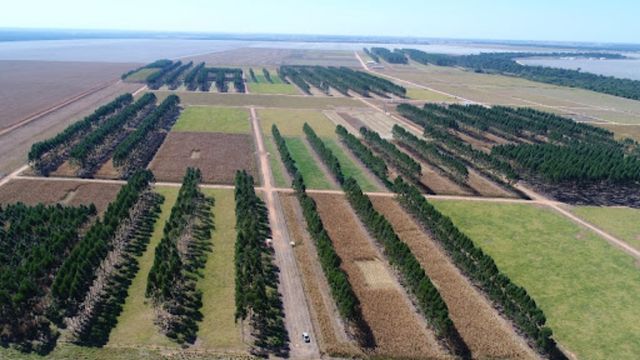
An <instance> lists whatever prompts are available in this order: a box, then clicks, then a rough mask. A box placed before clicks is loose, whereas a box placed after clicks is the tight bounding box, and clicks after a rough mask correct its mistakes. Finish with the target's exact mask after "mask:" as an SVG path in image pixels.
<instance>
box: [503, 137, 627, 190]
mask: <svg viewBox="0 0 640 360" xmlns="http://www.w3.org/2000/svg"><path fill="white" fill-rule="evenodd" d="M491 153H492V154H495V155H499V156H502V157H505V158H507V159H509V160H513V161H515V162H516V164H517V165H518V166H519V167H520V168H521V169H524V170H525V171H526V172H527V173H528V174H529V175H532V176H534V177H536V176H539V177H542V178H543V179H544V180H546V181H548V182H551V183H563V182H575V183H578V184H584V183H596V182H610V183H616V184H634V183H636V182H638V181H640V158H638V157H637V156H634V155H627V154H625V153H624V151H623V149H622V148H621V147H618V146H610V145H606V144H585V143H579V142H573V143H571V144H568V145H557V144H518V145H515V144H507V145H500V146H496V147H494V148H493V149H492V151H491Z"/></svg>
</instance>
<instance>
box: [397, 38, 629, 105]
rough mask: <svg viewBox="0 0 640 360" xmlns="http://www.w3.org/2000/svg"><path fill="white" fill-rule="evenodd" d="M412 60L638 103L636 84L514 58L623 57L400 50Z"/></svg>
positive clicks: (583, 54)
mask: <svg viewBox="0 0 640 360" xmlns="http://www.w3.org/2000/svg"><path fill="white" fill-rule="evenodd" d="M403 52H404V53H406V54H407V55H409V57H411V59H412V60H414V61H417V62H420V63H422V64H435V65H440V66H460V67H464V68H468V69H472V70H474V71H476V72H493V73H500V74H504V75H512V76H518V77H522V78H525V79H528V80H532V81H539V82H544V83H548V84H554V85H561V86H570V87H577V88H582V89H587V90H593V91H597V92H601V93H605V94H610V95H614V96H621V97H625V98H629V99H634V100H640V81H639V80H631V79H623V78H616V77H613V76H604V75H597V74H593V73H588V72H581V71H578V70H570V69H560V68H553V67H546V66H531V65H521V64H519V63H518V62H516V59H517V58H525V57H532V56H538V57H539V56H556V57H557V56H581V57H599V58H603V57H604V58H609V59H619V58H624V57H622V56H621V55H618V54H608V53H553V54H549V53H483V54H479V55H464V56H454V55H444V54H427V53H424V52H423V51H420V50H415V49H404V50H403Z"/></svg>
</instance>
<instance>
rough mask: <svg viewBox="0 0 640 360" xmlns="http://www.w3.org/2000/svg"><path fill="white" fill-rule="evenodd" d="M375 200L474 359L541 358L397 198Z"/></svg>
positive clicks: (372, 198) (375, 205)
mask: <svg viewBox="0 0 640 360" xmlns="http://www.w3.org/2000/svg"><path fill="white" fill-rule="evenodd" d="M371 201H372V202H373V204H374V207H375V208H376V209H377V210H378V211H380V212H381V213H382V214H384V216H385V217H386V218H387V219H388V220H389V221H390V222H391V224H392V226H393V228H394V229H395V230H396V232H397V233H398V236H400V239H402V241H404V242H405V243H406V244H407V245H409V247H410V248H411V251H412V252H413V254H415V256H416V258H417V259H418V261H419V262H420V264H421V265H422V266H423V267H424V269H425V270H426V271H427V274H428V275H429V277H430V278H431V280H432V281H433V282H434V283H435V284H436V286H437V287H438V290H439V291H440V294H442V297H443V298H444V300H445V302H446V303H447V307H448V308H449V314H450V316H451V319H452V320H453V322H454V324H455V325H456V328H457V329H458V331H459V332H460V335H462V337H463V339H464V341H465V343H466V344H467V345H468V346H469V349H470V350H471V353H472V356H473V358H508V359H536V358H538V357H537V356H536V355H535V353H534V352H533V351H532V350H531V349H530V348H529V347H528V346H527V345H526V343H525V341H524V340H523V339H522V338H520V337H519V336H518V335H517V334H516V332H515V330H514V329H513V328H512V327H511V325H510V324H509V323H508V322H507V321H506V320H504V319H503V318H502V317H501V316H500V315H499V313H498V312H497V311H496V310H495V309H493V308H492V307H491V305H490V303H489V301H488V300H487V299H486V298H485V297H484V296H483V295H482V294H481V293H480V292H478V291H477V290H476V289H475V288H474V286H473V285H472V284H471V283H470V282H469V281H468V280H467V279H466V278H465V277H464V276H463V275H462V274H461V273H460V272H459V270H458V269H457V268H456V267H455V265H453V263H451V261H450V260H449V258H448V257H447V255H446V254H445V253H444V251H443V250H442V249H441V248H440V247H439V246H438V245H437V244H436V243H435V242H434V241H433V240H432V239H431V238H430V237H429V236H428V235H427V234H426V233H424V232H423V231H422V230H421V229H420V227H419V226H418V224H416V223H415V221H413V219H411V217H410V216H409V215H408V214H407V213H406V212H405V211H404V210H403V209H402V207H401V206H400V205H399V204H398V203H397V202H396V201H395V200H394V199H392V198H388V197H371Z"/></svg>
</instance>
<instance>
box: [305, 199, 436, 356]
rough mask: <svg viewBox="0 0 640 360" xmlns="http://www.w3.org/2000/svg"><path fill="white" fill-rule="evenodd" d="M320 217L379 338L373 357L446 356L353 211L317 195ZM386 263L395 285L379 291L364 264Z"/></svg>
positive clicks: (377, 276)
mask: <svg viewBox="0 0 640 360" xmlns="http://www.w3.org/2000/svg"><path fill="white" fill-rule="evenodd" d="M313 198H314V199H315V200H316V201H317V203H318V210H319V212H320V216H321V217H322V220H323V222H324V224H325V226H326V227H327V232H328V233H329V236H330V237H331V239H332V240H333V242H334V246H335V248H336V252H337V253H338V255H339V256H340V257H341V258H342V260H343V263H342V268H343V269H344V270H345V271H346V272H347V274H348V275H349V279H350V281H351V283H352V285H353V290H354V291H355V293H356V296H358V299H360V302H361V306H362V312H363V316H364V319H365V321H366V322H367V323H368V324H369V326H370V327H371V329H372V332H373V335H374V337H375V340H376V345H377V346H376V348H375V350H374V354H375V355H377V356H380V357H383V358H391V357H395V358H443V357H446V354H445V353H444V352H443V350H442V349H441V347H440V346H439V345H438V343H437V341H436V339H435V336H434V334H433V333H432V332H431V331H430V330H428V329H427V327H426V324H425V322H424V320H423V318H422V317H421V315H419V314H418V313H417V312H416V311H415V308H414V307H413V306H412V305H411V303H410V301H409V299H408V298H407V295H406V293H405V292H404V290H402V289H401V287H400V285H399V284H398V282H397V280H396V279H395V277H394V275H391V270H390V269H389V268H388V266H387V263H386V260H384V259H381V258H380V256H379V255H378V252H377V251H376V249H375V248H374V246H373V244H372V242H371V241H372V240H370V239H369V238H368V235H367V233H366V230H364V228H363V227H362V225H361V224H360V222H359V220H358V219H357V217H356V215H355V214H354V213H353V211H352V209H351V207H350V206H349V204H348V203H347V201H346V199H345V198H344V197H343V196H342V195H327V194H314V195H313ZM363 261H381V262H383V263H384V266H383V269H384V271H383V273H387V275H386V277H391V278H392V280H393V281H392V282H393V286H392V287H389V288H387V287H385V288H380V287H378V286H375V287H371V286H368V285H367V278H368V279H369V281H375V280H372V279H380V278H381V277H383V275H380V273H379V272H380V271H381V270H380V268H379V267H378V266H376V270H375V271H376V274H368V275H366V276H365V274H364V273H363V272H362V269H361V266H358V263H359V262H363Z"/></svg>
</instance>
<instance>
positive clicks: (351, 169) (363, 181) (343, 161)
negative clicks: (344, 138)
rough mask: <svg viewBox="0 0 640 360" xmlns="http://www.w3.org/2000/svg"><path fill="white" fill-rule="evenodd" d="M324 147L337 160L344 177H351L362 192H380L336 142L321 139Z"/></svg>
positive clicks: (364, 171)
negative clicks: (331, 152)
mask: <svg viewBox="0 0 640 360" xmlns="http://www.w3.org/2000/svg"><path fill="white" fill-rule="evenodd" d="M322 140H323V141H324V143H325V145H326V146H327V147H328V148H329V149H331V151H333V154H334V155H335V156H336V157H337V158H338V161H339V162H340V167H341V168H342V172H343V173H344V175H345V176H350V177H353V178H354V179H355V180H356V181H357V182H358V184H359V185H360V187H361V188H362V190H364V191H381V190H383V189H381V188H380V187H379V186H377V185H376V184H375V183H374V182H373V181H372V180H371V179H370V178H369V177H368V176H367V175H366V170H365V169H363V168H362V167H361V166H360V164H357V163H356V162H354V161H353V160H352V159H351V158H350V157H349V156H348V155H347V154H346V153H345V149H343V148H342V146H340V145H339V144H338V142H337V141H336V140H334V139H327V138H324V139H322Z"/></svg>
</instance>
